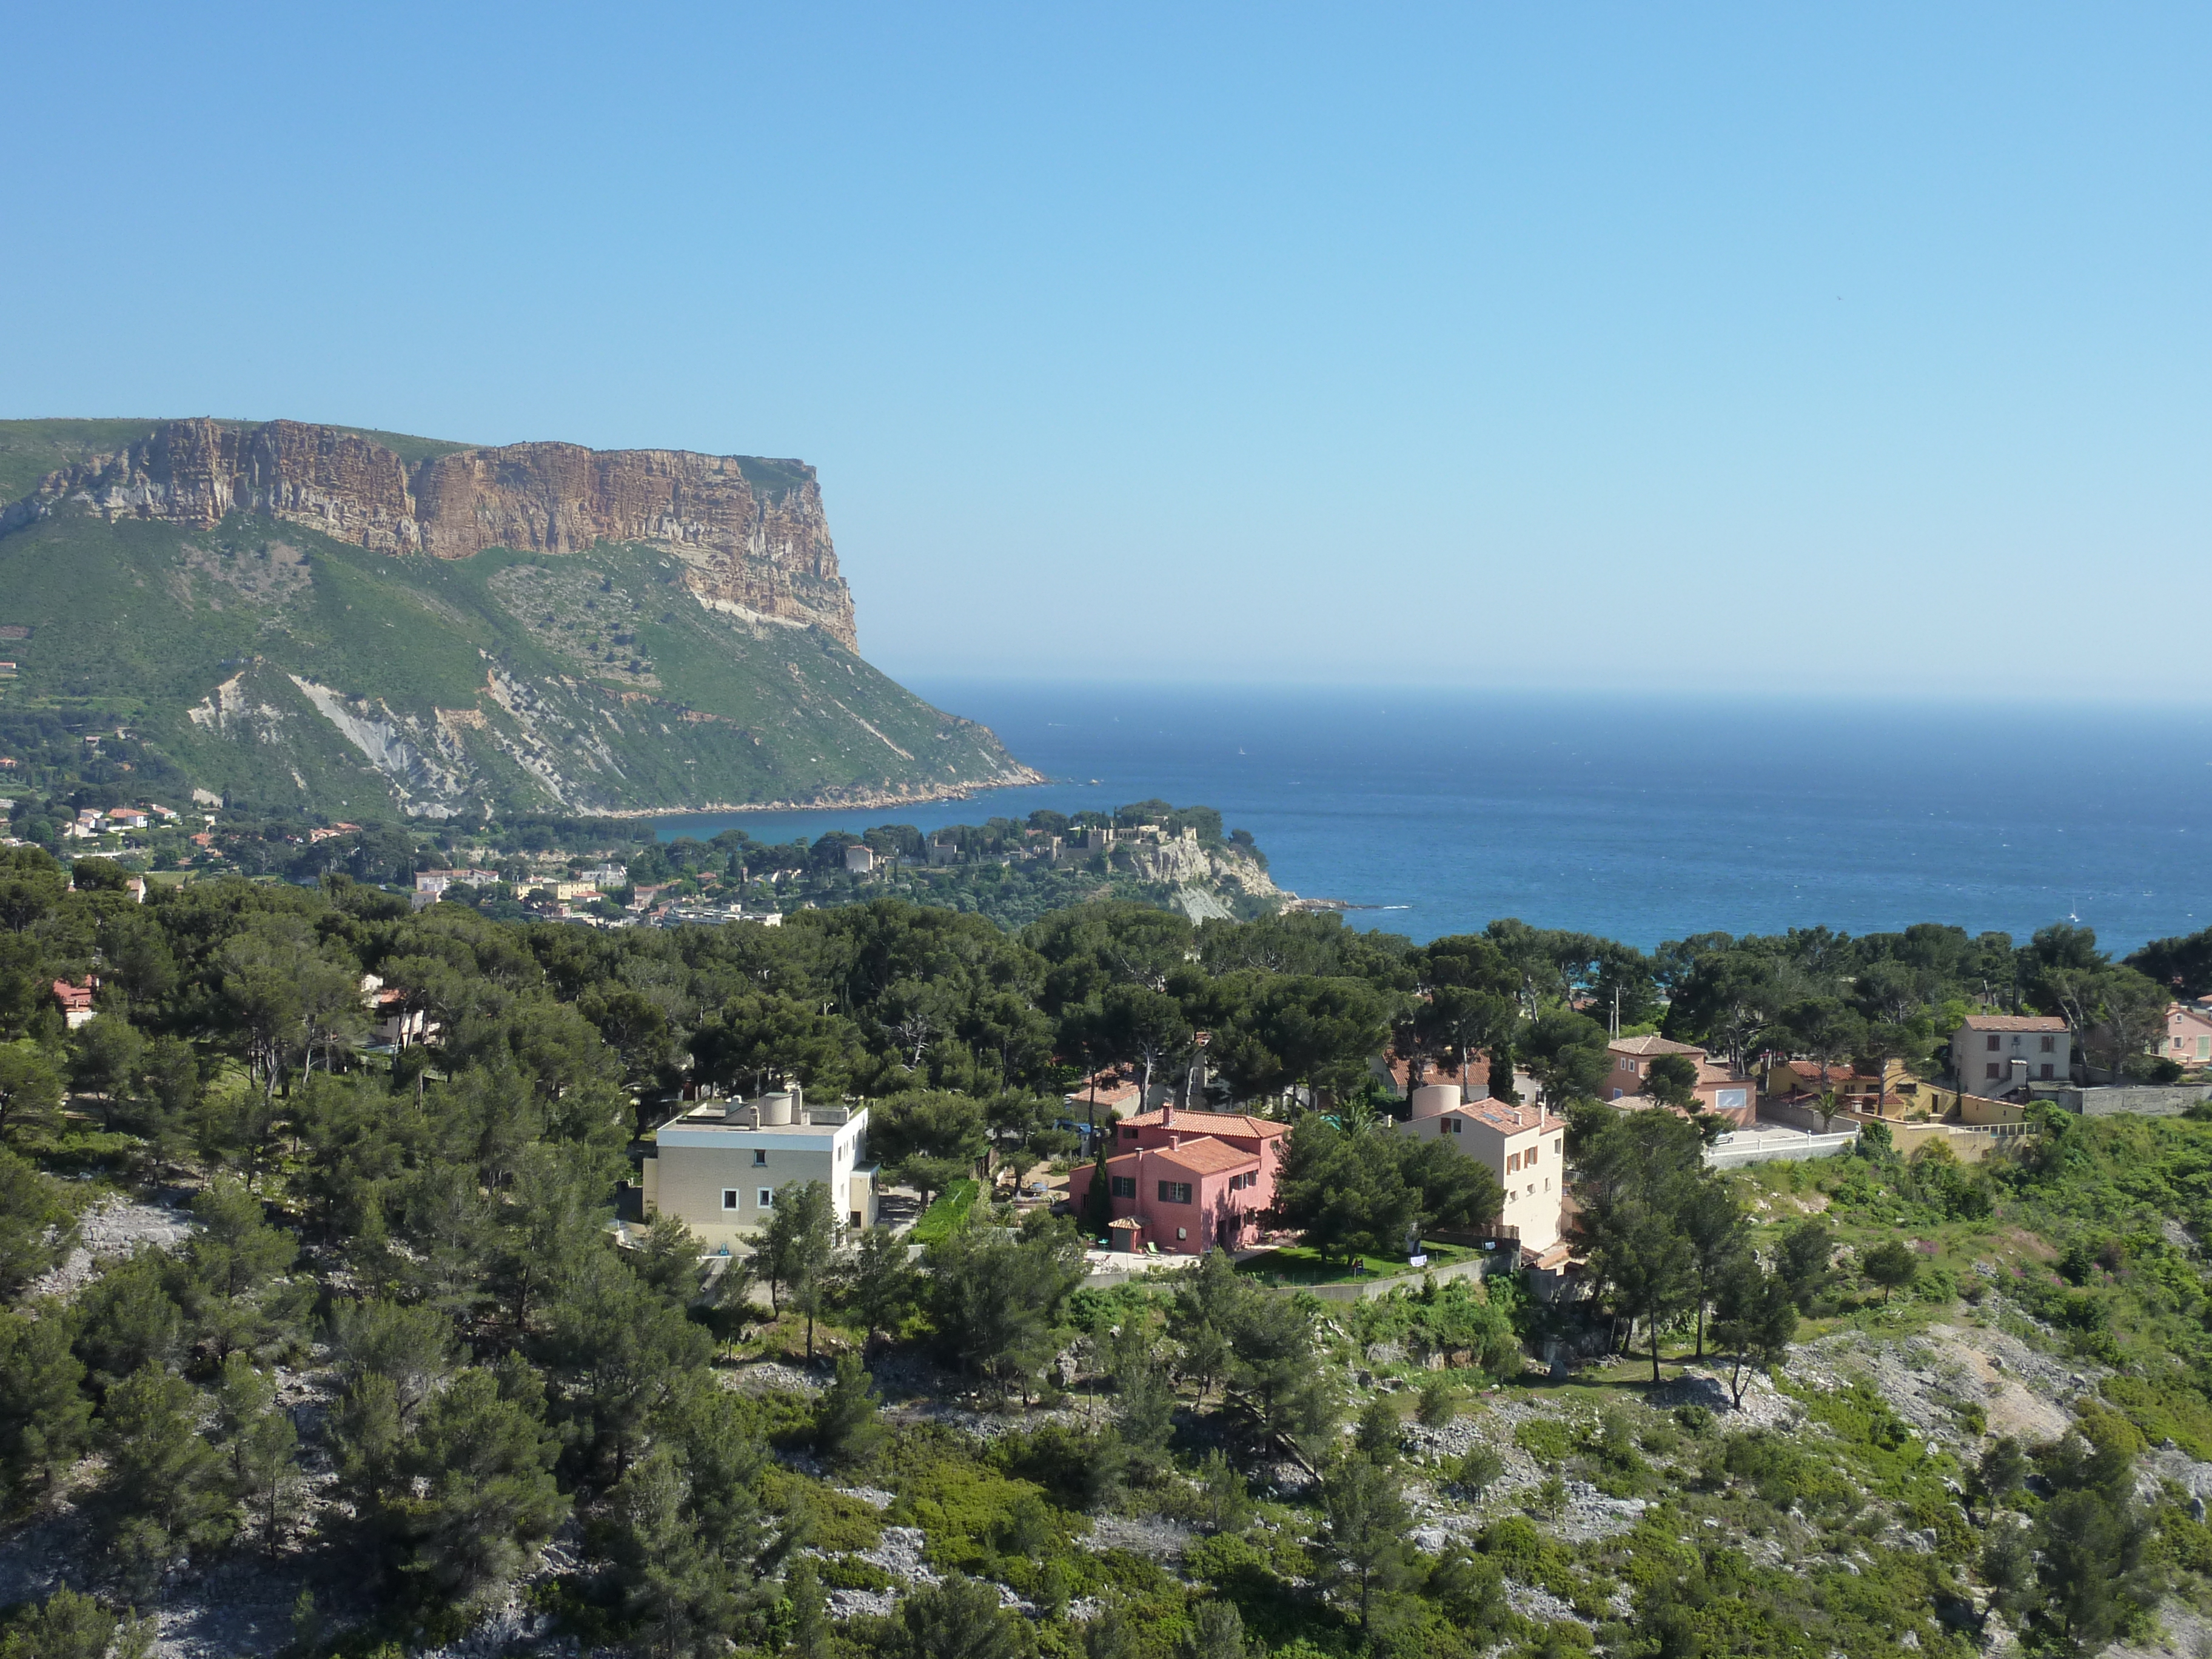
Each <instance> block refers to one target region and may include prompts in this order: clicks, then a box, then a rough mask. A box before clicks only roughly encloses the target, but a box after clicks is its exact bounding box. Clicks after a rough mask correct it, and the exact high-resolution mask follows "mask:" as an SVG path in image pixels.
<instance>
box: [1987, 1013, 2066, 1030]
mask: <svg viewBox="0 0 2212 1659" xmlns="http://www.w3.org/2000/svg"><path fill="white" fill-rule="evenodd" d="M2065 1029H2066V1022H2065V1021H2064V1020H2063V1019H2059V1018H2056V1017H2055V1016H2053V1015H2050V1014H1968V1015H1967V1016H1966V1030H1970V1031H2063V1030H2065Z"/></svg>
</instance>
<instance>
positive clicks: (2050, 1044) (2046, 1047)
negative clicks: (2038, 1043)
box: [2043, 1037, 2058, 1054]
mask: <svg viewBox="0 0 2212 1659" xmlns="http://www.w3.org/2000/svg"><path fill="white" fill-rule="evenodd" d="M2057 1050H2058V1039H2057V1037H2045V1038H2044V1039H2043V1052H2044V1053H2045V1054H2056V1053H2057Z"/></svg>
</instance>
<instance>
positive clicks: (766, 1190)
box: [754, 1187, 775, 1210]
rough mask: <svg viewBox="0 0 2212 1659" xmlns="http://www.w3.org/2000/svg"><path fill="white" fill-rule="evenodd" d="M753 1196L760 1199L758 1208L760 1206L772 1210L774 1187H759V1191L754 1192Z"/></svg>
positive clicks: (773, 1205)
mask: <svg viewBox="0 0 2212 1659" xmlns="http://www.w3.org/2000/svg"><path fill="white" fill-rule="evenodd" d="M754 1196H755V1197H756V1198H757V1199H758V1200H760V1203H759V1207H760V1208H762V1209H763V1210H773V1209H774V1208H775V1188H773V1187H763V1188H761V1189H760V1191H759V1192H758V1193H757V1194H754Z"/></svg>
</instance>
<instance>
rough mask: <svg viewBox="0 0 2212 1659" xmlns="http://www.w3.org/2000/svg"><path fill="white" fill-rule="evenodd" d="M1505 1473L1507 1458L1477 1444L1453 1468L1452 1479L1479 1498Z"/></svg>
mask: <svg viewBox="0 0 2212 1659" xmlns="http://www.w3.org/2000/svg"><path fill="white" fill-rule="evenodd" d="M1504 1473H1505V1460H1504V1458H1502V1457H1500V1456H1499V1455H1498V1454H1497V1453H1496V1452H1495V1451H1493V1450H1492V1449H1490V1448H1489V1447H1488V1446H1477V1447H1476V1448H1475V1449H1474V1450H1473V1451H1470V1452H1469V1453H1468V1455H1466V1456H1464V1457H1462V1458H1461V1459H1460V1460H1459V1462H1458V1463H1457V1464H1456V1465H1455V1466H1454V1468H1453V1469H1452V1479H1453V1480H1455V1481H1457V1482H1458V1483H1459V1484H1460V1485H1461V1486H1464V1487H1465V1488H1466V1489H1467V1490H1468V1492H1472V1493H1473V1494H1474V1496H1476V1497H1477V1498H1480V1497H1481V1496H1482V1494H1483V1493H1484V1492H1487V1491H1489V1490H1490V1488H1491V1487H1492V1486H1495V1485H1496V1484H1497V1483H1498V1477H1499V1476H1500V1475H1502V1474H1504Z"/></svg>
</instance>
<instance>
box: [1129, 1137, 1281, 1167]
mask: <svg viewBox="0 0 2212 1659" xmlns="http://www.w3.org/2000/svg"><path fill="white" fill-rule="evenodd" d="M1152 1156H1153V1157H1154V1158H1160V1159H1164V1161H1165V1162H1167V1163H1170V1164H1175V1165H1176V1166H1177V1167H1179V1168H1182V1169H1185V1170H1194V1171H1196V1172H1197V1173H1198V1174H1200V1175H1226V1174H1227V1173H1228V1172H1229V1171H1230V1170H1249V1169H1256V1168H1257V1167H1258V1166H1259V1163H1260V1160H1259V1158H1256V1157H1255V1156H1254V1155H1253V1154H1252V1153H1250V1152H1238V1151H1237V1149H1236V1148H1235V1147H1234V1146H1230V1145H1229V1144H1228V1143H1227V1142H1226V1141H1220V1140H1216V1139H1214V1138H1213V1137H1212V1135H1200V1137H1199V1138H1198V1139H1195V1140H1186V1141H1184V1142H1183V1144H1182V1146H1155V1147H1153V1148H1152Z"/></svg>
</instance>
